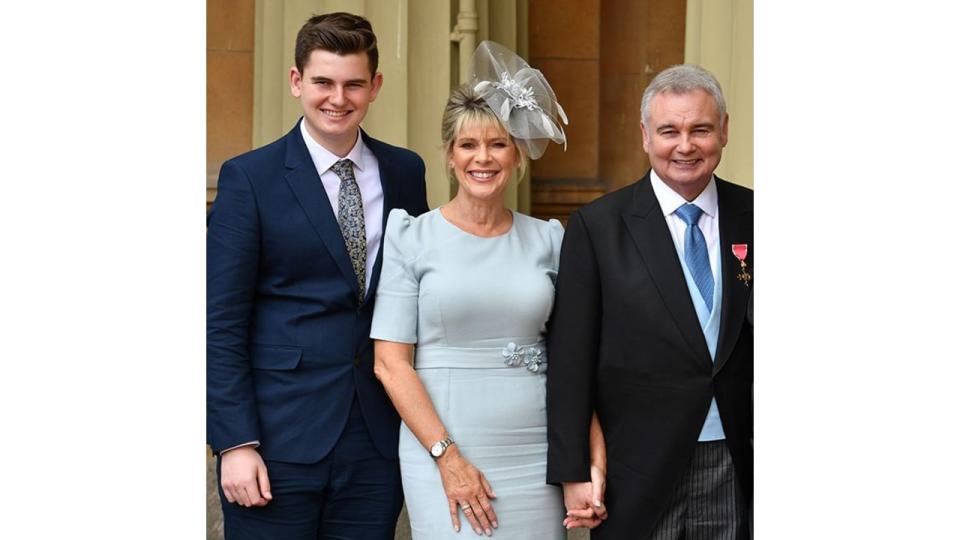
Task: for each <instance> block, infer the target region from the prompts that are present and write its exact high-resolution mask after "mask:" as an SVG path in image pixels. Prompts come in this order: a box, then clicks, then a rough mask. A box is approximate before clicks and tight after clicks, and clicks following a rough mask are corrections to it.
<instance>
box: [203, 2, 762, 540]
mask: <svg viewBox="0 0 960 540" xmlns="http://www.w3.org/2000/svg"><path fill="white" fill-rule="evenodd" d="M331 11H349V12H353V13H358V14H362V15H364V16H365V17H367V18H368V19H369V20H370V21H371V23H372V24H373V27H374V31H375V32H376V33H377V36H378V40H379V48H380V71H382V72H383V74H384V81H385V83H384V87H383V90H382V91H381V93H380V96H379V98H378V99H377V102H376V103H374V104H373V106H372V107H371V109H370V111H369V113H368V115H367V118H366V119H365V121H364V129H367V130H368V131H370V132H371V133H373V134H374V135H375V136H376V137H378V138H380V139H383V140H385V141H387V142H389V143H392V144H396V145H399V146H405V147H407V148H410V149H412V150H414V151H416V152H417V153H418V154H420V156H421V157H423V159H424V161H425V163H426V165H427V196H428V202H429V204H430V206H431V208H433V207H436V206H439V205H441V204H443V203H444V202H446V201H448V200H449V199H450V197H451V195H452V193H451V186H450V184H449V182H448V181H447V178H446V175H445V173H444V168H443V157H442V155H441V152H440V146H439V125H440V116H441V114H442V111H443V106H444V103H445V101H446V99H447V96H448V95H449V93H450V90H451V89H453V88H454V87H455V86H456V85H457V84H459V82H460V80H461V73H460V71H461V69H460V64H461V54H460V44H459V43H458V41H456V38H457V36H459V35H462V34H463V33H464V32H462V30H469V29H470V28H471V27H472V28H475V32H474V33H473V38H474V41H473V43H479V41H481V40H483V39H492V40H494V41H497V42H499V43H502V44H504V45H506V46H507V47H510V48H513V49H514V50H516V51H517V53H518V54H520V55H521V56H523V57H525V58H527V59H528V61H530V62H531V64H532V65H533V66H534V67H536V68H538V69H540V70H541V71H543V72H544V74H545V75H546V77H547V79H548V80H549V81H550V83H551V85H552V86H553V88H554V91H555V92H556V94H557V98H558V100H559V101H560V103H561V104H562V105H563V107H564V109H565V110H566V112H567V115H568V116H569V117H570V125H569V126H567V128H566V130H567V135H568V148H567V151H566V152H563V151H562V150H561V149H560V148H559V147H557V146H556V145H551V146H550V148H549V149H548V150H547V152H546V153H545V154H544V156H543V157H542V158H541V159H540V160H538V161H536V162H534V163H533V164H532V167H531V171H530V173H529V175H528V176H529V178H525V179H524V180H523V181H522V182H520V183H513V184H511V185H510V186H509V187H508V192H507V201H508V204H509V205H510V206H511V207H512V208H515V209H518V210H520V211H522V212H526V213H531V214H532V215H535V216H538V217H541V218H549V217H556V218H558V219H560V220H561V221H564V222H565V221H566V217H567V215H569V213H570V212H571V211H573V210H574V209H576V208H577V207H578V206H580V205H582V204H584V203H586V202H589V201H590V200H593V199H594V198H596V197H598V196H600V195H602V194H603V193H606V192H608V191H611V190H613V189H616V188H618V187H621V186H623V185H626V184H628V183H630V182H632V181H633V180H635V179H636V178H639V177H640V176H641V175H642V174H643V173H644V172H645V170H646V168H647V167H648V163H647V161H646V156H645V154H644V153H643V151H642V148H641V146H640V140H641V139H640V129H639V116H640V114H639V103H640V94H641V93H642V91H643V88H645V87H646V85H647V83H649V81H650V79H651V78H652V77H653V76H654V75H655V74H656V73H657V72H659V71H660V70H662V69H664V68H666V67H668V66H670V65H672V64H676V63H681V62H692V63H698V64H700V65H702V66H704V67H705V68H707V69H709V70H710V71H712V72H713V73H714V74H715V75H716V76H717V78H718V79H719V81H720V83H721V86H722V87H723V89H724V94H725V96H726V98H727V109H728V112H729V114H730V121H731V124H730V142H729V143H728V145H727V147H726V149H725V150H724V155H723V161H722V163H721V164H720V167H719V168H718V170H717V174H718V175H720V176H721V177H724V178H726V179H728V180H731V181H734V182H737V183H739V184H742V185H745V186H749V187H752V186H753V180H754V179H753V2H752V0H207V51H206V55H207V167H206V188H207V189H206V197H207V203H208V205H209V203H211V202H212V201H213V200H214V198H215V197H216V179H217V174H218V172H219V169H220V166H221V164H222V163H223V161H225V160H226V159H229V158H230V157H232V156H235V155H237V154H240V153H242V152H245V151H247V150H250V149H252V148H255V147H258V146H261V145H263V144H266V143H269V142H270V141H273V140H275V139H276V138H278V137H280V136H282V135H283V134H284V133H286V132H287V131H288V130H289V129H290V128H291V127H292V126H293V125H294V122H295V121H296V119H297V118H298V117H299V105H298V104H297V102H296V101H295V100H294V99H293V98H292V97H291V96H290V94H289V89H288V83H287V70H288V68H289V67H290V66H291V65H292V64H293V43H294V38H295V35H296V32H297V30H298V29H299V28H300V26H301V25H302V24H303V22H304V21H305V20H306V19H307V18H309V17H310V16H311V15H313V14H316V13H325V12H331ZM467 34H469V32H467ZM466 48H467V47H464V49H466ZM469 52H472V48H471V51H469ZM469 52H468V53H467V58H469ZM206 452H207V471H206V475H207V482H206V489H207V538H209V539H211V540H219V539H221V538H223V525H222V520H221V515H220V505H219V500H218V496H217V491H216V474H215V463H216V462H215V460H214V458H213V457H212V456H211V454H210V451H209V449H207V450H206ZM396 538H397V539H408V538H409V525H408V523H407V520H406V514H405V513H404V514H402V515H401V518H400V521H399V523H398V525H397V536H396ZM587 538H589V535H588V533H586V532H585V531H574V532H571V533H570V534H569V536H568V539H569V540H584V539H587Z"/></svg>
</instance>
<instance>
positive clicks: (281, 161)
mask: <svg viewBox="0 0 960 540" xmlns="http://www.w3.org/2000/svg"><path fill="white" fill-rule="evenodd" d="M361 135H362V136H363V140H364V143H366V145H367V147H368V148H369V149H370V150H371V151H372V152H373V153H374V155H375V156H376V157H377V160H378V162H379V169H380V182H381V185H382V186H383V200H384V205H383V223H382V224H381V226H385V225H386V220H387V216H388V215H389V213H390V210H391V209H393V208H403V209H405V210H406V211H407V212H409V213H410V214H412V215H419V214H421V213H423V212H425V211H427V209H428V208H427V201H426V185H425V183H424V164H423V160H421V159H420V157H419V156H417V155H416V154H415V153H413V152H411V151H409V150H405V149H402V148H398V147H395V146H391V145H388V144H386V143H383V142H380V141H377V140H376V139H373V138H371V137H369V136H368V135H367V134H366V133H363V132H362V131H361ZM207 226H208V229H207V442H208V443H209V444H210V446H211V448H212V449H213V451H214V452H219V451H221V450H223V449H226V448H231V447H233V446H236V445H239V444H243V443H246V442H250V441H254V440H259V441H260V448H259V450H260V453H261V455H263V457H264V458H265V459H270V460H275V461H283V462H289V463H315V462H317V461H319V460H321V459H323V457H324V456H326V455H327V453H328V452H329V451H330V450H331V448H332V447H333V445H334V443H336V441H337V439H338V438H339V436H340V433H341V431H342V430H343V427H344V425H345V423H346V420H347V417H348V414H349V411H350V407H351V404H352V402H353V398H354V395H356V396H357V398H358V399H359V403H360V409H361V411H362V413H363V418H364V420H365V421H366V424H367V427H368V428H369V429H368V430H369V432H370V435H371V437H372V439H373V442H374V444H375V445H376V447H377V449H378V451H379V452H380V453H381V454H382V455H383V456H384V457H386V458H390V459H395V458H396V456H397V440H398V434H399V421H400V420H399V416H398V415H397V413H396V410H395V409H394V408H393V406H392V404H391V403H390V400H389V398H388V397H387V395H386V393H385V392H384V390H383V386H382V385H381V384H380V382H379V381H377V380H376V379H375V378H374V375H373V347H372V344H371V340H370V338H369V336H370V321H371V318H372V315H373V304H374V299H375V296H376V295H375V294H374V293H375V292H376V289H377V282H378V280H379V276H380V266H381V260H382V255H380V253H381V252H378V255H377V260H376V264H375V266H374V270H373V277H372V278H371V280H370V284H369V287H368V291H369V292H368V295H367V298H366V300H365V301H363V302H362V303H361V302H360V301H359V299H358V298H357V296H358V291H359V288H358V285H357V280H356V277H355V275H354V273H353V267H352V266H351V265H350V259H349V257H348V255H347V250H346V246H345V245H344V241H343V236H342V235H341V233H340V227H339V226H338V225H337V221H336V218H335V216H334V213H333V209H332V207H331V205H330V201H329V199H328V197H327V194H326V192H325V191H324V188H323V184H322V183H321V181H320V177H319V175H318V174H317V170H316V167H315V166H314V164H313V161H312V160H311V158H310V154H309V153H308V151H307V147H306V144H305V143H304V141H303V136H302V135H301V132H300V128H299V124H298V125H297V126H294V128H293V129H292V130H291V131H290V132H289V133H288V134H287V135H285V136H284V137H282V138H281V139H279V140H277V141H275V142H273V143H271V144H269V145H267V146H264V147H262V148H258V149H256V150H253V151H251V152H248V153H246V154H243V155H241V156H238V157H235V158H233V159H231V160H229V161H227V162H226V163H224V164H223V167H222V168H221V170H220V179H219V182H218V192H217V198H216V200H215V201H214V203H213V206H212V208H211V210H210V214H209V216H208V219H207Z"/></svg>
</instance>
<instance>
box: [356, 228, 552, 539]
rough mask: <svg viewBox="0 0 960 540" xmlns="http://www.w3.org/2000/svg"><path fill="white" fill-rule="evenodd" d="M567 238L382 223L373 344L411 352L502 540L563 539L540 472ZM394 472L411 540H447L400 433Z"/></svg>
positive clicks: (429, 468) (435, 496)
mask: <svg viewBox="0 0 960 540" xmlns="http://www.w3.org/2000/svg"><path fill="white" fill-rule="evenodd" d="M562 238H563V227H562V226H561V225H560V222H558V221H557V220H550V222H546V221H542V220H539V219H536V218H532V217H530V216H526V215H523V214H520V213H517V212H514V213H513V226H512V227H511V229H510V230H509V231H508V232H507V233H505V234H503V235H500V236H495V237H488V238H484V237H479V236H475V235H472V234H470V233H467V232H465V231H463V230H461V229H460V228H458V227H456V226H455V225H453V224H452V223H450V222H448V221H447V220H446V218H444V217H443V215H442V214H441V213H440V211H439V209H435V210H432V211H430V212H427V213H426V214H423V215H421V216H420V217H417V218H413V217H410V216H409V215H408V214H407V213H406V212H404V211H403V210H400V209H395V210H393V211H391V212H390V216H389V219H388V221H387V230H386V233H385V236H384V246H383V270H382V273H381V276H380V285H379V287H378V289H377V303H376V308H375V312H374V316H373V327H372V331H371V336H372V337H373V338H375V339H383V340H389V341H396V342H401V343H415V344H416V353H415V360H414V367H415V369H416V370H417V375H418V376H419V377H420V380H421V381H423V384H424V386H425V387H426V389H427V393H428V394H429V395H430V399H431V400H432V401H433V406H434V408H435V409H436V411H437V414H439V415H440V419H441V421H442V422H443V424H444V426H445V427H446V429H447V431H449V432H450V435H451V437H452V438H453V440H454V441H456V444H457V445H458V447H459V449H460V452H461V453H462V454H463V455H464V457H466V458H467V459H468V460H470V462H471V463H473V464H474V466H476V467H477V468H478V469H480V471H481V472H483V474H484V475H485V476H486V477H487V480H488V481H489V482H490V485H491V486H492V487H493V490H494V492H495V493H496V494H497V499H495V500H493V501H492V503H493V507H494V510H495V511H496V513H497V518H498V520H499V525H500V527H499V528H498V529H496V530H494V532H493V537H494V538H499V539H502V540H507V539H516V540H529V539H532V538H537V539H546V540H551V539H556V540H562V539H563V538H566V531H565V530H564V528H563V518H564V514H565V510H564V507H563V494H562V491H561V490H560V488H559V487H556V486H550V485H547V484H546V483H545V480H546V471H547V416H546V376H545V374H544V373H545V371H546V370H547V365H548V362H547V354H546V347H545V346H544V335H545V331H546V322H547V318H548V317H549V316H550V310H551V309H552V307H553V296H554V283H555V281H556V273H557V264H558V261H559V258H560V243H561V240H562ZM400 471H401V476H402V478H403V492H404V496H405V498H406V504H407V512H408V514H409V516H410V526H411V529H412V532H413V538H414V539H419V540H437V539H443V538H451V539H462V538H469V537H473V536H474V533H473V531H472V530H470V525H469V522H467V521H466V519H465V518H464V517H463V515H462V514H461V532H460V533H459V534H457V533H455V532H454V530H453V526H452V524H451V521H450V513H449V510H448V503H447V498H446V495H445V493H444V491H443V484H442V483H441V480H440V473H439V471H438V469H437V466H436V464H435V463H434V461H433V459H432V458H431V457H430V455H429V453H428V452H427V450H426V449H424V448H423V446H422V445H421V444H420V442H419V441H417V438H416V437H415V436H414V435H413V433H412V432H411V431H410V430H409V429H408V428H407V426H406V425H405V424H404V425H402V426H401V427H400Z"/></svg>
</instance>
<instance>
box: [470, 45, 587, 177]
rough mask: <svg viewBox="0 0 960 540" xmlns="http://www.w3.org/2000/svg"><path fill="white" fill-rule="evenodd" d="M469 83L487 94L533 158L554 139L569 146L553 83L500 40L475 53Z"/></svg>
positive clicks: (502, 120) (490, 101) (562, 113)
mask: <svg viewBox="0 0 960 540" xmlns="http://www.w3.org/2000/svg"><path fill="white" fill-rule="evenodd" d="M470 73H471V76H470V80H469V84H470V85H471V86H472V87H473V89H474V91H475V92H477V93H478V94H480V95H481V96H483V99H484V101H486V102H487V105H489V106H490V109H491V110H492V111H493V113H494V114H495V115H497V117H498V118H499V119H500V121H501V122H503V125H504V126H506V128H507V131H509V132H510V135H512V136H513V138H514V139H516V141H517V143H518V144H521V145H523V146H524V148H525V149H526V151H527V155H528V156H530V159H537V158H539V157H540V156H542V155H543V152H544V150H546V149H547V144H548V143H549V142H550V141H553V142H555V143H557V144H563V149H564V150H566V149H567V136H566V134H565V133H564V132H563V126H562V125H561V122H563V124H569V122H568V121H567V114H566V113H565V112H563V107H561V106H560V104H559V103H557V96H556V94H554V93H553V89H552V88H550V83H548V82H547V79H546V77H544V76H543V73H541V72H540V70H538V69H534V68H532V67H530V66H529V65H528V64H527V63H526V62H524V61H523V58H520V57H519V56H517V55H516V54H515V53H514V52H513V51H511V50H510V49H508V48H506V47H504V46H503V45H500V44H499V43H496V42H493V41H489V40H485V41H483V42H481V43H480V45H479V46H478V47H477V50H476V51H474V53H473V59H472V61H471V62H470Z"/></svg>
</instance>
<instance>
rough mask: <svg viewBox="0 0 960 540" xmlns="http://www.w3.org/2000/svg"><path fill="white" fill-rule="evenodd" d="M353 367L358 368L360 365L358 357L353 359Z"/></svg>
mask: <svg viewBox="0 0 960 540" xmlns="http://www.w3.org/2000/svg"><path fill="white" fill-rule="evenodd" d="M353 365H355V366H359V365H360V357H359V356H358V357H356V358H354V359H353Z"/></svg>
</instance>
